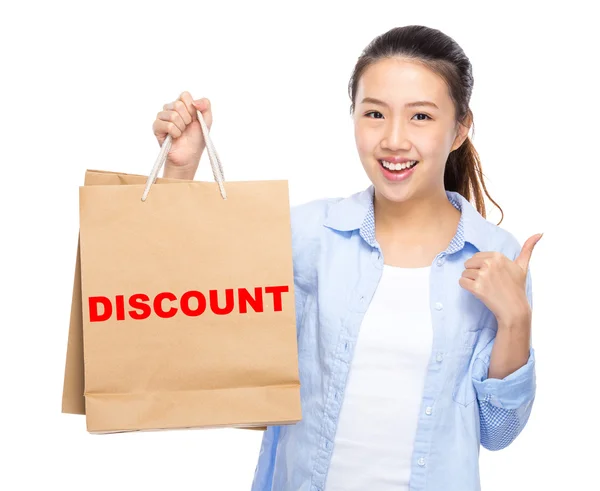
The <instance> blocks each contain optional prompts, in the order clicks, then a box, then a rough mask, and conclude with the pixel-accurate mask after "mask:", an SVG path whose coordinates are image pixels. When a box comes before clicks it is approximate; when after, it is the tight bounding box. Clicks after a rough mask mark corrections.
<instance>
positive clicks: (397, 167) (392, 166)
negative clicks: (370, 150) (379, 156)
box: [378, 160, 419, 174]
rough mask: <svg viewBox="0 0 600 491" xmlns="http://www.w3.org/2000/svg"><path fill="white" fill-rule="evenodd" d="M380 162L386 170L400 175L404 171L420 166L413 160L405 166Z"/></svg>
mask: <svg viewBox="0 0 600 491" xmlns="http://www.w3.org/2000/svg"><path fill="white" fill-rule="evenodd" d="M378 162H379V165H381V166H382V167H383V168H384V169H386V170H388V171H390V172H394V173H398V174H399V173H401V172H402V171H405V170H409V169H412V168H413V167H415V166H417V165H418V164H419V161H418V160H413V161H411V162H406V163H404V164H392V163H390V162H385V161H383V160H379V161H378Z"/></svg>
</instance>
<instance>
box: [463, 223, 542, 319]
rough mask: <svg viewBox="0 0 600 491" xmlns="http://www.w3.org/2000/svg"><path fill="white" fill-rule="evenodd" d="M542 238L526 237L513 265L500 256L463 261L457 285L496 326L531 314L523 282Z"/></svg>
mask: <svg viewBox="0 0 600 491" xmlns="http://www.w3.org/2000/svg"><path fill="white" fill-rule="evenodd" d="M542 235H543V234H536V235H533V236H531V237H529V239H527V241H526V242H525V244H523V247H522V249H521V252H520V253H519V255H518V256H517V258H516V259H515V260H514V261H511V260H510V259H509V258H508V257H506V256H505V255H504V254H502V253H501V252H478V253H476V254H474V255H473V256H472V257H471V258H470V259H468V260H467V261H465V270H464V271H463V273H462V275H461V277H460V279H459V280H458V283H459V284H460V286H461V287H462V288H464V289H465V290H467V291H469V292H471V293H472V294H473V295H475V296H476V297H477V298H478V299H479V300H481V301H482V302H483V303H484V304H485V306H486V307H487V308H488V309H490V310H491V311H492V313H493V314H494V315H495V316H496V319H497V320H498V325H499V326H500V325H511V324H512V323H513V322H514V320H515V319H522V318H523V316H524V315H528V314H530V313H531V309H530V306H529V302H528V300H527V294H526V291H525V286H526V285H525V282H526V280H527V269H528V268H529V261H530V260H531V254H532V253H533V248H534V247H535V245H536V244H537V243H538V241H539V240H540V239H541V238H542Z"/></svg>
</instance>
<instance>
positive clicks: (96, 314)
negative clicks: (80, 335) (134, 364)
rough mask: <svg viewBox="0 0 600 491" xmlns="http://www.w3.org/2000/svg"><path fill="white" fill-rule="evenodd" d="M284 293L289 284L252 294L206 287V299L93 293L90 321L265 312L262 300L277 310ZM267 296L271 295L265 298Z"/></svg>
mask: <svg viewBox="0 0 600 491" xmlns="http://www.w3.org/2000/svg"><path fill="white" fill-rule="evenodd" d="M287 292H289V287H288V286H285V285H284V286H265V287H256V288H254V293H251V292H250V291H248V290H247V289H246V288H237V289H233V288H228V289H226V290H224V291H223V292H222V293H219V291H218V290H209V291H208V298H207V297H206V295H205V294H204V293H202V292H199V291H197V290H190V291H187V292H185V293H183V294H182V295H181V296H180V297H179V298H178V297H177V295H175V294H174V293H171V292H161V293H158V294H157V295H155V296H154V298H152V299H150V297H149V296H148V295H146V294H145V293H135V294H133V295H130V296H129V297H128V298H127V297H126V296H125V295H116V296H115V298H114V300H113V299H111V298H109V297H105V296H94V297H89V312H90V322H103V321H107V320H109V319H111V318H116V320H119V321H122V320H125V318H126V316H128V317H129V318H131V319H135V320H143V319H147V318H149V317H150V316H151V315H152V314H154V315H156V316H158V317H161V318H163V319H168V318H170V317H173V316H175V315H177V314H178V313H179V314H180V315H186V316H188V317H197V316H199V315H202V314H204V313H205V312H206V311H207V309H210V311H211V312H212V313H213V314H216V315H227V314H231V313H232V312H234V310H235V311H236V313H238V312H239V313H240V314H246V313H248V311H249V310H250V309H252V310H253V311H254V312H264V311H265V300H268V302H267V304H268V306H269V310H271V311H274V312H279V311H281V309H282V304H283V302H282V294H283V293H287ZM269 295H271V296H272V297H268V296H269ZM266 296H267V298H266V299H265V297H266ZM220 297H221V298H220ZM223 297H224V298H223Z"/></svg>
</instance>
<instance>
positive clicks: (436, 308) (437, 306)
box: [435, 302, 444, 310]
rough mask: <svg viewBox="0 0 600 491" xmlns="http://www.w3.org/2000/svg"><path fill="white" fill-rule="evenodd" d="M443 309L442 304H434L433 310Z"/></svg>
mask: <svg viewBox="0 0 600 491" xmlns="http://www.w3.org/2000/svg"><path fill="white" fill-rule="evenodd" d="M443 308H444V306H443V305H442V302H436V303H435V310H442V309H443Z"/></svg>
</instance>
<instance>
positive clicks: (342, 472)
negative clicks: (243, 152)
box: [153, 26, 541, 491]
mask: <svg viewBox="0 0 600 491" xmlns="http://www.w3.org/2000/svg"><path fill="white" fill-rule="evenodd" d="M472 90H473V76H472V73H471V65H470V62H469V59H468V58H467V56H466V55H465V53H464V52H463V50H462V49H461V48H460V47H459V46H458V45H457V43H456V42H455V41H454V40H453V39H451V38H449V37H448V36H446V35H444V34H443V33H442V32H440V31H438V30H435V29H430V28H427V27H423V26H406V27H401V28H395V29H391V30H390V31H388V32H386V33H384V34H383V35H381V36H378V37H377V38H376V39H374V40H373V41H372V42H371V43H370V44H369V45H368V46H367V48H366V49H365V51H364V52H363V54H362V55H361V57H360V59H359V60H358V62H357V64H356V67H355V70H354V73H353V75H352V78H351V80H350V84H349V92H350V99H351V101H352V104H351V114H352V115H353V118H354V127H355V138H356V144H357V149H358V154H359V157H360V160H361V162H362V165H363V167H364V169H365V172H366V173H367V176H368V177H369V179H370V181H371V182H372V185H371V186H370V187H369V188H368V189H366V190H364V191H362V192H359V193H357V194H354V195H352V196H350V197H348V198H345V199H340V198H336V199H324V200H318V201H313V202H310V203H306V204H303V205H300V206H296V207H294V208H293V209H292V236H293V254H294V282H295V292H296V313H297V330H298V361H299V369H300V382H301V399H302V416H303V417H302V421H300V422H299V423H297V424H295V425H289V426H270V427H268V428H267V430H266V432H265V433H264V436H263V441H262V445H261V450H260V456H259V460H258V465H257V467H256V472H255V476H254V482H253V486H252V489H253V490H254V491H267V490H273V491H299V490H302V491H322V490H327V491H342V490H343V491H351V490H361V491H364V490H369V491H384V490H394V491H400V490H412V491H416V490H428V491H440V490H444V491H453V490H456V491H459V490H460V491H475V490H479V489H480V483H479V467H478V457H479V449H480V447H479V445H480V444H481V445H483V446H484V447H485V448H487V449H490V450H499V449H502V448H504V447H506V446H507V445H509V444H510V443H511V442H512V441H513V440H514V439H515V438H516V437H517V435H518V434H519V433H520V432H521V430H522V429H523V427H524V426H525V424H526V423H527V420H528V418H529V414H530V412H531V408H532V403H533V400H534V397H535V388H536V384H535V360H534V350H533V348H532V347H531V316H532V312H531V305H532V304H531V301H532V300H531V277H530V274H529V271H528V264H529V260H530V257H531V253H532V251H533V247H534V245H535V244H536V243H537V241H538V240H539V239H540V237H541V235H539V234H538V235H535V236H532V237H531V238H529V239H528V240H527V241H526V242H525V244H524V246H523V248H521V247H520V245H519V243H518V242H517V240H516V239H515V237H514V236H513V235H512V234H510V233H509V232H507V231H505V230H503V229H502V228H500V227H499V226H497V225H494V224H492V223H491V222H489V221H487V220H486V218H485V206H484V201H483V193H484V192H485V194H486V195H487V190H486V188H485V184H484V182H483V177H482V171H481V167H480V165H479V159H478V155H477V152H476V151H475V149H474V147H473V145H472V143H471V141H470V139H469V137H468V136H467V133H468V131H469V129H470V127H471V124H472V119H473V117H472V113H471V110H470V109H469V99H470V97H471V92H472ZM163 109H164V110H163V111H161V112H159V113H158V115H157V118H156V121H155V122H154V126H153V131H154V133H155V135H156V137H157V139H158V141H159V143H160V144H162V142H163V141H164V139H165V138H166V135H167V134H171V135H172V137H173V138H174V139H173V146H172V149H171V151H170V154H169V157H168V160H167V163H166V167H165V172H164V176H165V177H175V178H182V179H193V177H194V174H195V172H196V169H197V166H198V163H199V160H200V155H201V153H202V151H203V149H204V141H203V138H202V133H201V130H200V125H199V122H198V119H197V115H196V110H199V111H201V112H202V114H203V117H204V118H205V120H206V122H207V125H208V126H209V127H210V125H211V124H212V113H211V109H210V102H209V101H208V99H201V100H197V101H194V100H192V97H191V95H190V94H189V93H188V92H184V93H183V94H181V96H180V98H179V99H178V100H177V101H174V102H172V103H170V104H166V105H165V106H164V107H163ZM488 197H489V195H488ZM490 200H491V198H490ZM471 201H472V202H473V203H474V205H473V204H471ZM492 202H493V200H492ZM494 204H495V202H494Z"/></svg>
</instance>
